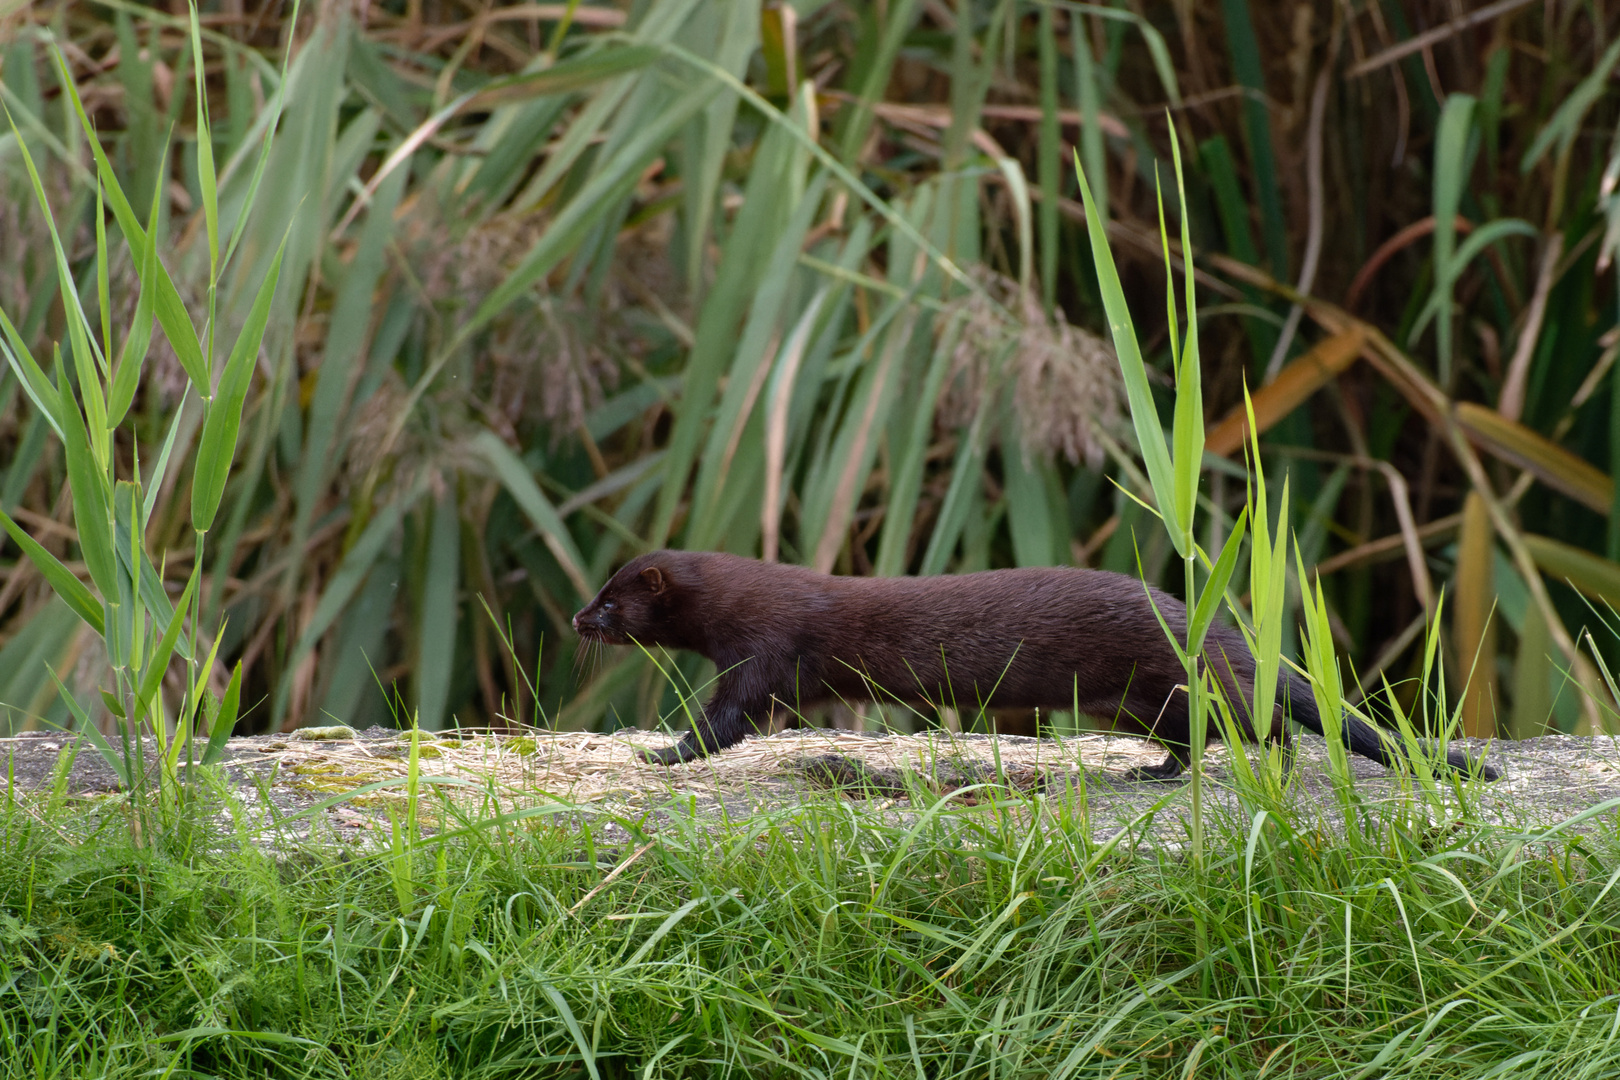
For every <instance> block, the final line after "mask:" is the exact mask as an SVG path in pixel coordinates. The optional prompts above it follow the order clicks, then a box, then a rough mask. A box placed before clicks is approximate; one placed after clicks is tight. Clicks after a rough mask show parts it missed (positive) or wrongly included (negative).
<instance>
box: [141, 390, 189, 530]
mask: <svg viewBox="0 0 1620 1080" xmlns="http://www.w3.org/2000/svg"><path fill="white" fill-rule="evenodd" d="M190 397H191V387H190V386H189V385H188V386H187V387H186V391H185V393H183V394H181V395H180V400H179V402H177V403H176V404H175V407H174V417H173V418H172V419H170V421H169V433H168V434H167V435H165V436H164V437H163V449H162V450H161V451H159V452H158V459H157V462H156V464H154V465H153V466H152V475H151V476H149V477H148V478H147V480H146V500H145V502H144V504H143V505H142V508H141V520H142V521H150V520H152V507H154V506H155V505H157V497H158V492H159V491H161V490H163V479H164V477H166V476H167V475H168V473H169V458H170V456H171V455H172V454H173V453H174V440H175V437H176V436H178V435H179V434H180V420H181V418H182V417H183V416H185V414H186V402H187V401H188V400H190Z"/></svg>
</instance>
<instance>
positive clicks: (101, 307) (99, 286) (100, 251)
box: [96, 184, 117, 427]
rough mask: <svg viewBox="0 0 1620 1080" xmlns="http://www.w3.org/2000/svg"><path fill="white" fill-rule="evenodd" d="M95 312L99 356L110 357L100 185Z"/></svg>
mask: <svg viewBox="0 0 1620 1080" xmlns="http://www.w3.org/2000/svg"><path fill="white" fill-rule="evenodd" d="M96 312H97V314H99V315H100V316H101V354H102V355H103V356H111V355H112V354H113V347H112V288H111V286H110V284H109V282H108V278H107V211H106V208H105V207H104V206H102V203H101V185H100V184H97V185H96ZM113 426H114V427H116V426H117V422H116V421H115V422H114V424H113Z"/></svg>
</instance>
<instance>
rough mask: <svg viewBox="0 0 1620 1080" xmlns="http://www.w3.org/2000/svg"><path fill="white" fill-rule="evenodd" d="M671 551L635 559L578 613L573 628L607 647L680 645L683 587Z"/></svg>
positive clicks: (584, 636) (583, 636) (585, 637)
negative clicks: (679, 607)
mask: <svg viewBox="0 0 1620 1080" xmlns="http://www.w3.org/2000/svg"><path fill="white" fill-rule="evenodd" d="M668 554H669V553H668V552H653V553H652V554H650V555H641V556H637V557H636V558H634V559H631V560H630V561H629V562H628V563H626V564H625V565H624V567H623V568H622V569H621V570H620V571H619V572H618V573H617V574H614V575H613V577H612V578H610V579H609V580H608V583H607V584H606V585H604V586H602V591H601V592H599V593H597V594H596V598H595V599H594V600H592V601H591V602H590V603H588V604H586V605H585V607H584V608H583V609H582V610H581V611H580V612H579V614H577V615H575V616H574V630H575V631H576V632H577V633H578V634H579V636H580V637H582V638H584V639H586V640H587V641H597V642H602V643H603V644H607V645H628V644H630V643H631V642H632V641H635V642H639V643H640V644H642V645H673V646H679V645H680V641H679V640H678V638H679V636H680V628H679V625H678V621H679V620H678V619H677V617H676V616H677V612H676V605H677V600H678V596H679V589H678V588H677V587H676V583H675V580H674V578H673V577H672V570H673V567H672V566H671V560H670V559H669V558H667V556H668Z"/></svg>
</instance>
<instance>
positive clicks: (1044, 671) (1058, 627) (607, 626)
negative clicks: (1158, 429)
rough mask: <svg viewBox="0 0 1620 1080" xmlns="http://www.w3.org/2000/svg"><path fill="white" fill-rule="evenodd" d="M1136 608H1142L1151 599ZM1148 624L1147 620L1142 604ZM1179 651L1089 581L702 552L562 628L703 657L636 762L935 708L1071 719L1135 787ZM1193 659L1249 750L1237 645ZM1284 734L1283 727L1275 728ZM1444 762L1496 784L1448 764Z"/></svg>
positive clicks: (1366, 749) (1243, 672)
mask: <svg viewBox="0 0 1620 1080" xmlns="http://www.w3.org/2000/svg"><path fill="white" fill-rule="evenodd" d="M1150 594H1151V602H1150V600H1149V596H1150ZM1155 606H1157V608H1158V614H1157V615H1155V613H1154V607H1155ZM1160 617H1162V618H1163V619H1164V622H1165V624H1167V625H1168V626H1169V627H1170V630H1171V632H1172V633H1174V634H1175V635H1176V636H1177V637H1178V638H1180V639H1183V640H1184V639H1185V634H1186V609H1185V608H1184V607H1183V606H1182V603H1181V601H1179V600H1176V599H1174V598H1173V597H1171V596H1168V595H1166V594H1165V593H1163V592H1160V591H1159V590H1157V589H1151V590H1150V589H1145V588H1144V587H1143V585H1142V583H1141V582H1140V581H1137V580H1135V579H1134V578H1129V577H1126V576H1125V575H1123V574H1112V573H1108V572H1106V571H1101V570H1076V569H1064V568H1028V569H1021V570H987V571H984V572H982V573H977V574H959V575H951V576H941V577H900V578H864V577H835V576H830V575H827V574H819V573H816V572H815V571H813V570H808V569H805V568H803V567H798V566H784V565H780V564H776V563H762V562H758V561H756V560H753V559H744V558H741V557H739V556H736V555H724V554H717V553H710V552H685V551H656V552H652V553H651V554H647V555H642V556H639V557H637V558H635V559H632V560H631V561H630V562H629V563H628V564H626V565H625V567H624V568H623V569H621V570H620V571H619V572H618V573H617V574H615V575H613V578H612V580H610V581H609V582H608V583H607V584H606V585H604V586H603V587H602V591H601V592H599V593H598V594H597V595H596V598H595V599H594V600H592V601H591V602H590V603H589V604H587V605H586V606H585V608H584V610H582V611H581V612H580V613H579V614H578V615H575V616H574V629H575V630H577V631H578V632H579V634H580V635H581V636H582V637H584V638H587V639H590V640H594V641H601V642H606V643H609V644H629V643H632V642H634V643H637V644H640V645H643V646H649V647H650V646H655V645H662V646H665V647H667V648H671V649H690V650H691V651H693V652H696V653H699V654H701V655H703V656H705V657H707V658H708V659H710V660H712V661H714V663H715V665H716V667H717V668H718V669H719V672H720V674H719V678H718V685H717V689H716V690H715V692H714V696H713V697H711V698H710V699H709V701H708V703H707V704H706V705H705V706H704V707H703V712H702V715H701V716H700V717H699V718H698V722H697V723H696V724H695V725H694V726H693V728H692V730H691V731H689V732H687V733H686V735H684V736H683V737H682V738H681V740H680V742H678V743H676V744H675V745H674V746H672V747H670V748H668V749H666V750H660V751H649V752H647V754H646V756H647V758H648V760H650V761H656V762H658V763H660V764H664V765H674V764H678V763H680V762H683V761H690V760H691V759H693V758H695V757H699V756H702V755H704V754H711V753H714V752H715V751H717V750H723V749H725V748H726V747H728V746H731V745H732V744H734V743H736V742H738V741H740V740H741V739H742V738H743V736H744V735H746V734H747V733H748V732H749V730H750V729H751V728H753V727H756V726H759V725H763V724H765V723H766V722H767V721H768V719H769V717H770V714H771V709H772V706H773V703H776V704H779V705H780V706H782V707H785V708H788V709H798V708H800V707H803V706H809V705H814V704H817V703H818V702H826V701H835V700H844V701H856V700H872V699H873V698H874V697H876V698H878V699H879V700H886V701H888V700H896V699H898V700H900V701H905V702H910V703H914V704H931V705H933V706H936V707H938V706H953V705H954V706H957V707H960V708H967V709H973V708H978V707H980V706H983V707H1024V708H1029V707H1036V706H1038V707H1041V708H1047V709H1066V708H1072V707H1073V706H1074V705H1075V703H1076V701H1077V700H1078V704H1079V707H1080V711H1081V712H1083V713H1085V714H1086V715H1088V716H1092V717H1095V718H1097V719H1099V720H1104V721H1109V720H1111V721H1112V726H1113V727H1114V729H1115V730H1117V731H1123V732H1127V733H1130V734H1138V735H1144V736H1146V737H1147V738H1149V739H1152V740H1153V741H1155V742H1157V743H1159V744H1161V745H1162V746H1164V748H1165V749H1166V750H1168V751H1169V756H1168V757H1167V758H1166V759H1165V760H1164V762H1163V764H1160V765H1156V766H1151V767H1147V768H1141V769H1138V770H1136V773H1135V775H1136V776H1137V778H1139V779H1154V780H1168V779H1170V778H1172V777H1174V776H1176V775H1177V774H1178V773H1180V772H1181V770H1182V769H1183V768H1184V767H1185V764H1186V762H1187V758H1188V751H1189V748H1190V741H1191V731H1190V729H1189V721H1188V717H1187V694H1186V691H1185V690H1184V689H1182V687H1183V685H1184V684H1185V682H1186V673H1185V671H1184V670H1183V668H1182V666H1181V662H1180V661H1179V660H1178V659H1177V658H1176V654H1175V652H1174V650H1172V649H1171V647H1170V644H1169V642H1168V641H1167V640H1166V639H1165V636H1164V628H1163V626H1161V625H1160V622H1159V618H1160ZM1204 661H1205V663H1206V664H1208V666H1209V669H1210V670H1211V671H1213V672H1214V673H1215V675H1216V677H1217V678H1218V679H1219V680H1220V682H1221V684H1222V690H1223V692H1224V694H1225V697H1226V700H1227V701H1228V702H1231V703H1233V705H1234V707H1235V708H1236V709H1237V711H1238V712H1239V714H1240V720H1241V722H1242V724H1243V727H1244V730H1245V734H1246V735H1247V736H1248V738H1250V739H1253V738H1254V732H1253V729H1252V726H1251V725H1250V723H1249V718H1248V716H1247V714H1246V712H1244V711H1243V710H1244V706H1245V705H1246V704H1247V703H1248V702H1249V701H1250V700H1251V696H1252V694H1251V683H1252V679H1253V676H1254V661H1253V658H1252V657H1251V656H1250V655H1249V650H1248V647H1247V645H1246V644H1245V643H1244V640H1243V636H1242V635H1241V634H1240V633H1238V631H1236V630H1235V629H1232V628H1231V627H1226V626H1218V625H1217V626H1212V627H1211V628H1210V630H1209V634H1208V636H1207V638H1206V640H1205V644H1204ZM1278 696H1279V698H1280V699H1281V700H1280V701H1279V703H1278V717H1279V720H1280V718H1281V716H1282V715H1283V713H1284V710H1286V713H1287V715H1289V716H1292V717H1293V719H1295V720H1297V721H1299V722H1300V723H1301V724H1303V725H1304V726H1305V727H1307V728H1309V729H1310V730H1312V731H1314V732H1317V733H1319V734H1320V733H1321V731H1322V722H1321V718H1320V717H1319V716H1318V715H1317V709H1316V700H1315V698H1314V696H1313V695H1312V693H1311V690H1310V687H1309V685H1308V684H1306V682H1305V681H1304V680H1303V679H1301V678H1300V677H1299V676H1297V675H1295V674H1293V673H1291V672H1288V673H1285V678H1284V680H1283V685H1282V687H1281V693H1280V694H1279V695H1278ZM1272 730H1273V731H1274V732H1275V733H1278V737H1281V732H1283V731H1284V730H1285V725H1283V724H1282V723H1280V722H1277V723H1274V724H1273V728H1272ZM1343 731H1344V739H1345V744H1346V745H1347V746H1348V747H1349V748H1350V749H1351V750H1353V751H1354V752H1356V753H1358V754H1362V755H1364V756H1366V757H1369V758H1372V759H1373V760H1374V761H1377V762H1380V763H1381V764H1383V765H1386V766H1393V765H1394V764H1395V763H1396V762H1397V761H1398V760H1399V756H1400V755H1399V752H1398V751H1397V750H1395V749H1394V746H1393V744H1391V745H1388V746H1386V745H1385V743H1384V741H1383V740H1381V739H1380V738H1379V735H1378V733H1377V731H1376V730H1375V729H1373V728H1372V727H1370V726H1368V725H1367V724H1365V723H1363V722H1361V721H1359V720H1357V719H1355V718H1354V717H1350V716H1346V717H1345V719H1344V724H1343ZM1446 764H1447V765H1449V766H1450V767H1451V768H1453V769H1457V770H1459V771H1464V772H1476V773H1478V774H1480V775H1483V776H1486V777H1488V778H1494V777H1495V775H1496V773H1495V770H1493V769H1491V768H1490V767H1489V766H1487V765H1483V764H1482V763H1479V762H1475V761H1473V760H1472V759H1471V758H1469V757H1468V756H1467V755H1466V754H1464V753H1463V752H1462V751H1461V750H1450V751H1449V752H1448V753H1447V755H1446Z"/></svg>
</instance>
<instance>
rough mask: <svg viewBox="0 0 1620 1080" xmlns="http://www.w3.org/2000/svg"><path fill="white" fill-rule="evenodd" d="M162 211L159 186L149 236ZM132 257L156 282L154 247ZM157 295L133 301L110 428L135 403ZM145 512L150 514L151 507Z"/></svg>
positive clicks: (146, 293)
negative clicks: (133, 308) (136, 258)
mask: <svg viewBox="0 0 1620 1080" xmlns="http://www.w3.org/2000/svg"><path fill="white" fill-rule="evenodd" d="M165 160H166V159H165ZM162 212H163V188H162V186H161V185H159V186H158V187H157V188H156V189H154V191H153V193H152V212H151V213H150V214H148V215H147V218H146V234H147V235H148V236H151V235H153V234H154V233H155V232H156V230H157V227H158V221H159V215H161V214H162ZM131 254H132V255H137V254H138V256H139V260H140V261H139V266H138V268H137V274H138V280H140V281H154V280H156V278H157V245H156V244H145V245H142V251H140V252H138V253H137V252H135V250H134V247H133V245H131ZM156 295H157V290H156V289H151V288H146V287H144V286H143V287H142V288H141V293H140V298H139V299H138V300H137V301H136V302H135V318H134V321H133V322H131V323H130V326H129V329H128V331H127V332H126V333H125V335H124V348H123V350H122V351H121V352H120V353H119V355H118V368H117V370H116V371H114V372H113V380H112V389H111V390H110V391H109V392H108V395H107V423H108V425H109V426H110V427H117V426H118V425H119V424H122V423H123V422H124V417H125V416H126V415H128V413H129V407H130V405H131V404H133V403H134V401H135V390H136V387H138V386H139V385H140V381H141V365H142V364H144V363H145V362H146V354H147V351H148V350H149V349H150V348H151V346H152V327H153V325H154V324H155V322H156V318H155V315H154V306H155V299H154V298H155V297H156ZM109 355H111V354H110V353H109ZM177 415H178V414H177ZM147 513H148V514H149V515H150V513H151V510H150V508H148V510H147Z"/></svg>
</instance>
